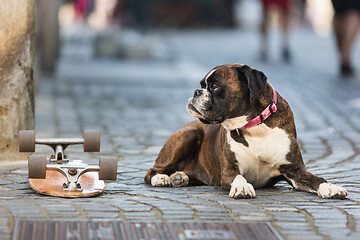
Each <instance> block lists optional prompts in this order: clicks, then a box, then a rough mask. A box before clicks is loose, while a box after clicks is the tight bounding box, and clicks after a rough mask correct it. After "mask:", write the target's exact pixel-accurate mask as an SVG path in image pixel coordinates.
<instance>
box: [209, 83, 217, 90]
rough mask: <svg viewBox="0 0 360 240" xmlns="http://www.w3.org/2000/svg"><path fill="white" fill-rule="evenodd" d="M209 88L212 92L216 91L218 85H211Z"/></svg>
mask: <svg viewBox="0 0 360 240" xmlns="http://www.w3.org/2000/svg"><path fill="white" fill-rule="evenodd" d="M210 88H211V89H212V90H215V89H217V88H218V85H216V84H212V85H211V87H210Z"/></svg>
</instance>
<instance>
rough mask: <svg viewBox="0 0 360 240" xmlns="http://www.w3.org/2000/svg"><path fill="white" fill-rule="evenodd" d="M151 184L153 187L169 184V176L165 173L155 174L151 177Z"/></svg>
mask: <svg viewBox="0 0 360 240" xmlns="http://www.w3.org/2000/svg"><path fill="white" fill-rule="evenodd" d="M151 186H153V187H166V186H170V177H169V176H168V175H166V174H156V175H155V176H153V177H152V178H151Z"/></svg>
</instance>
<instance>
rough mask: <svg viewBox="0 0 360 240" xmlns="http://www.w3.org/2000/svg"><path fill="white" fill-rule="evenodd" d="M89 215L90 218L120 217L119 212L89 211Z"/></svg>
mask: <svg viewBox="0 0 360 240" xmlns="http://www.w3.org/2000/svg"><path fill="white" fill-rule="evenodd" d="M86 215H87V217H89V218H104V219H108V218H117V217H119V213H117V212H88V213H87V214H86Z"/></svg>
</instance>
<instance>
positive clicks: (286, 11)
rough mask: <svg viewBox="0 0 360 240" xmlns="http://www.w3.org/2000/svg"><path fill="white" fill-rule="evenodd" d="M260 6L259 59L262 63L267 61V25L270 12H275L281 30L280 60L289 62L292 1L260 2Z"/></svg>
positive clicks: (264, 0)
mask: <svg viewBox="0 0 360 240" xmlns="http://www.w3.org/2000/svg"><path fill="white" fill-rule="evenodd" d="M260 1H261V4H262V19H261V27H260V33H261V49H260V57H261V60H262V61H266V60H267V59H268V49H269V37H268V32H269V25H270V22H271V12H272V11H273V10H276V11H277V12H278V15H279V24H280V30H281V51H282V59H283V60H284V61H285V62H289V61H290V59H291V53H290V46H289V32H290V28H291V18H292V12H293V6H294V4H293V1H292V0H260Z"/></svg>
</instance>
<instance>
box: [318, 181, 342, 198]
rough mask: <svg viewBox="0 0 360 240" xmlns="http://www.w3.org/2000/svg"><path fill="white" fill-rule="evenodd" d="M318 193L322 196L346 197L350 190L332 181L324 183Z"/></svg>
mask: <svg viewBox="0 0 360 240" xmlns="http://www.w3.org/2000/svg"><path fill="white" fill-rule="evenodd" d="M317 193H318V195H319V196H320V197H322V198H337V199H345V198H346V196H347V195H348V191H346V189H345V188H343V187H340V186H336V185H334V184H331V183H322V184H320V186H319V190H318V191H317Z"/></svg>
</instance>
